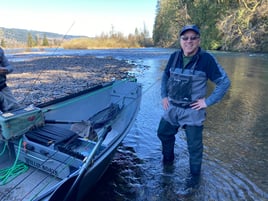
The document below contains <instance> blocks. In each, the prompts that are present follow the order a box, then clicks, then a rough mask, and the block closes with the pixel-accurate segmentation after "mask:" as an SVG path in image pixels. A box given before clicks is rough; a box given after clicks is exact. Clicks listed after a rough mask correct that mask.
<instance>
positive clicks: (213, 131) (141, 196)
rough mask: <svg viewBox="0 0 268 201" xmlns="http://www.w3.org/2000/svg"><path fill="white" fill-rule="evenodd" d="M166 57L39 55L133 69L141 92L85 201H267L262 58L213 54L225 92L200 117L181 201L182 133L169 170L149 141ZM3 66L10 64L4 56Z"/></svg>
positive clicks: (139, 53)
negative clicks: (199, 161) (196, 177)
mask: <svg viewBox="0 0 268 201" xmlns="http://www.w3.org/2000/svg"><path fill="white" fill-rule="evenodd" d="M173 51H174V50H172V49H158V48H145V49H113V50H85V51H83V50H79V51H78V50H77V51H74V50H72V51H70V50H57V51H50V52H49V53H45V54H65V55H66V54H71V55H73V54H76V55H83V54H92V55H95V56H98V57H105V56H112V57H115V58H118V59H125V60H128V61H129V62H131V63H136V64H138V65H137V68H136V69H135V70H134V71H133V72H132V73H133V74H135V75H136V77H137V78H138V82H140V83H142V85H143V97H142V102H141V107H140V111H139V114H138V116H137V119H136V122H135V124H134V126H133V127H132V129H131V131H130V132H129V134H128V136H127V137H126V138H125V140H124V141H123V143H122V145H121V146H120V147H119V149H118V152H117V153H116V155H115V158H114V160H113V161H112V163H111V165H110V166H109V168H108V170H107V172H106V173H105V175H104V176H103V178H102V179H101V180H100V181H99V182H98V184H97V185H96V187H95V188H94V189H93V192H94V196H92V192H91V194H90V195H89V196H88V197H86V198H85V200H91V201H134V200H135V201H179V200H187V201H188V200H189V201H240V200H241V201H251V200H252V201H266V200H268V174H267V168H268V106H267V103H268V90H267V88H268V55H267V54H249V53H228V52H213V54H214V55H215V56H216V57H217V59H218V61H219V62H220V63H221V65H222V66H223V67H224V68H225V70H226V71H227V73H228V75H229V77H230V79H231V82H232V86H231V88H230V90H229V91H228V93H227V94H226V96H225V97H224V99H223V100H222V101H221V102H220V103H218V104H216V105H214V106H212V107H210V108H208V109H207V120H206V122H205V127H204V132H203V135H204V159H203V166H202V178H201V185H200V187H199V189H198V190H197V191H195V192H194V193H192V194H190V195H187V196H181V192H182V189H183V187H184V184H185V178H186V177H187V174H188V172H189V165H188V152H187V146H186V140H185V134H184V132H183V131H179V132H178V134H177V136H176V146H175V163H174V165H173V166H171V167H168V168H166V167H163V165H162V163H161V159H162V156H161V144H160V141H159V140H158V138H157V136H156V130H157V127H158V123H159V120H160V118H161V115H162V113H163V110H162V106H161V98H160V82H161V74H162V71H163V69H164V67H165V64H166V62H167V60H168V58H169V55H170V54H171V53H172V52H173ZM10 59H16V58H13V57H12V56H10ZM209 88H210V90H209V91H211V90H212V89H213V85H212V84H211V83H210V84H209Z"/></svg>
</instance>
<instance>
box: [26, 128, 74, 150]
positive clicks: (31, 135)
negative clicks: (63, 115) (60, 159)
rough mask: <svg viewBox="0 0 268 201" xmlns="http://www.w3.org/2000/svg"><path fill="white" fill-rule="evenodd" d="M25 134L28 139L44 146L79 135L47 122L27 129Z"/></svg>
mask: <svg viewBox="0 0 268 201" xmlns="http://www.w3.org/2000/svg"><path fill="white" fill-rule="evenodd" d="M25 135H26V137H27V138H28V139H29V140H31V141H33V142H36V143H39V144H42V145H45V146H50V145H51V144H59V143H61V142H64V141H68V140H69V139H72V138H78V137H79V136H78V135H77V134H76V133H75V132H73V131H71V130H68V129H65V128H62V127H59V126H55V125H49V124H46V125H45V126H43V127H39V128H37V129H35V130H32V131H29V132H27V133H26V134H25Z"/></svg>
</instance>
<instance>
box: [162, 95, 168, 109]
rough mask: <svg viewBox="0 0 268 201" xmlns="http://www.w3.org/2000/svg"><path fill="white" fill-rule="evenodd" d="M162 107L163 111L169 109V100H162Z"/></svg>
mask: <svg viewBox="0 0 268 201" xmlns="http://www.w3.org/2000/svg"><path fill="white" fill-rule="evenodd" d="M162 105H163V108H164V110H167V109H168V107H169V100H168V98H167V97H165V98H163V99H162Z"/></svg>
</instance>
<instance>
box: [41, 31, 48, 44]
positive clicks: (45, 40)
mask: <svg viewBox="0 0 268 201" xmlns="http://www.w3.org/2000/svg"><path fill="white" fill-rule="evenodd" d="M42 46H49V43H48V40H47V36H46V34H44V38H43V43H42Z"/></svg>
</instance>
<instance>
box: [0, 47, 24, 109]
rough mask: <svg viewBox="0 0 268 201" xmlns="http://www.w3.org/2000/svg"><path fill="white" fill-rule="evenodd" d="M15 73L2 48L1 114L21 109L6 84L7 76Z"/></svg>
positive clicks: (0, 77) (0, 60)
mask: <svg viewBox="0 0 268 201" xmlns="http://www.w3.org/2000/svg"><path fill="white" fill-rule="evenodd" d="M12 71H13V68H12V66H11V65H10V64H9V62H8V60H7V58H6V56H5V53H4V50H3V49H2V48H1V47H0V113H1V112H7V111H9V110H12V109H17V108H19V107H20V106H19V104H18V102H17V100H16V99H15V98H14V96H13V94H12V92H11V90H10V89H9V87H8V86H7V84H6V80H7V78H6V75H7V74H9V73H11V72H12Z"/></svg>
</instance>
